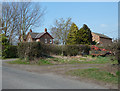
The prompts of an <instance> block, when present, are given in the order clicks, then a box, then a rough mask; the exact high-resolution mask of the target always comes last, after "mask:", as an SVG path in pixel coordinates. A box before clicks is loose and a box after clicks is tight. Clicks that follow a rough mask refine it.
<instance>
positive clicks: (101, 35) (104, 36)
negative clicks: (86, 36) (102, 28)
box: [93, 32, 112, 39]
mask: <svg viewBox="0 0 120 91" xmlns="http://www.w3.org/2000/svg"><path fill="white" fill-rule="evenodd" d="M93 33H94V32H93ZM94 34H96V35H98V36H100V37H103V38H108V39H112V38H110V37H108V36H106V35H104V34H100V33H94Z"/></svg>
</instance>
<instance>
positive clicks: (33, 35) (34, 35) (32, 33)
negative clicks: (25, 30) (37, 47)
mask: <svg viewBox="0 0 120 91" xmlns="http://www.w3.org/2000/svg"><path fill="white" fill-rule="evenodd" d="M38 34H39V33H34V32H30V35H31V37H32V38H35V37H36V36H37V35H38Z"/></svg>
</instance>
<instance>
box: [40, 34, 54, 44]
mask: <svg viewBox="0 0 120 91" xmlns="http://www.w3.org/2000/svg"><path fill="white" fill-rule="evenodd" d="M45 39H47V44H50V39H51V40H52V44H53V39H52V38H51V37H50V36H49V35H48V34H47V33H46V34H44V35H43V36H42V37H41V38H40V41H41V42H43V43H45Z"/></svg>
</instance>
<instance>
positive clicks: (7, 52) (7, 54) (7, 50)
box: [2, 45, 18, 58]
mask: <svg viewBox="0 0 120 91" xmlns="http://www.w3.org/2000/svg"><path fill="white" fill-rule="evenodd" d="M2 47H3V49H2V57H3V58H17V57H18V54H17V46H14V45H7V46H2Z"/></svg>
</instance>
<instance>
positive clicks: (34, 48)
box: [18, 42, 90, 60]
mask: <svg viewBox="0 0 120 91" xmlns="http://www.w3.org/2000/svg"><path fill="white" fill-rule="evenodd" d="M89 49H90V48H89V46H88V45H54V44H52V45H51V44H43V43H41V42H25V43H19V44H18V56H19V57H20V58H26V59H27V60H34V59H36V58H39V57H45V56H46V57H48V56H49V55H61V54H63V55H64V56H67V55H69V56H76V55H78V54H89Z"/></svg>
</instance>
